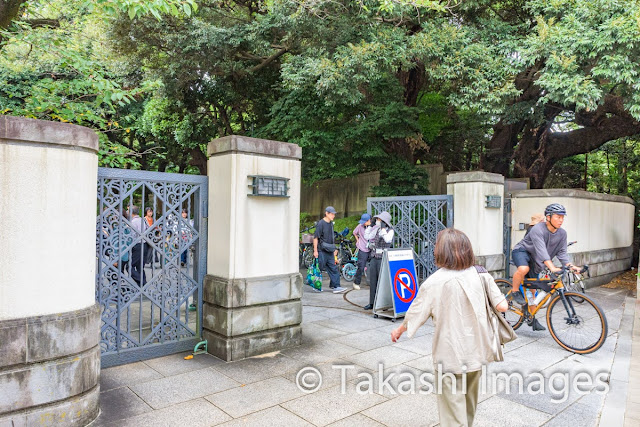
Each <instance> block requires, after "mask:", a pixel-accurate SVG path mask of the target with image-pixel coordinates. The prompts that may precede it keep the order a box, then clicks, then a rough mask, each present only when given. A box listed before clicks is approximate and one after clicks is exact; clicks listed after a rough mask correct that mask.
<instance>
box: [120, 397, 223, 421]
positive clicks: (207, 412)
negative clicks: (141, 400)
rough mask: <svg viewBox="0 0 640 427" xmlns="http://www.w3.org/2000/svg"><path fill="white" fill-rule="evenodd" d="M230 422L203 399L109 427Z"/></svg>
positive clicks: (139, 416) (129, 419)
mask: <svg viewBox="0 0 640 427" xmlns="http://www.w3.org/2000/svg"><path fill="white" fill-rule="evenodd" d="M229 420H231V417H230V416H229V415H227V414H225V413H224V412H222V411H221V410H220V409H218V408H216V407H215V406H214V405H212V404H211V403H209V402H207V401H206V400H204V399H196V400H191V401H188V402H183V403H180V404H178V405H174V406H171V407H168V408H164V409H161V410H158V411H152V412H149V413H146V414H142V415H138V416H136V417H132V418H127V419H125V420H119V421H116V422H114V423H111V424H107V425H108V426H109V427H116V426H117V427H167V426H189V427H208V426H213V425H217V424H220V423H223V422H225V421H229Z"/></svg>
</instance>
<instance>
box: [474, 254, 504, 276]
mask: <svg viewBox="0 0 640 427" xmlns="http://www.w3.org/2000/svg"><path fill="white" fill-rule="evenodd" d="M476 264H478V265H481V266H483V267H484V268H486V269H487V271H488V272H489V274H491V275H492V276H493V277H504V275H505V273H504V255H503V254H495V255H481V256H477V257H476Z"/></svg>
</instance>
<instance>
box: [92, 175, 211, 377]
mask: <svg viewBox="0 0 640 427" xmlns="http://www.w3.org/2000/svg"><path fill="white" fill-rule="evenodd" d="M207 199H208V187H207V177H206V176H199V175H182V174H172V173H159V172H146V171H131V170H124V169H109V168H99V169H98V197H97V221H96V252H97V257H96V300H97V302H98V303H99V304H100V305H101V306H102V309H103V311H102V324H101V328H100V348H101V352H102V367H108V366H114V365H118V364H122V363H130V362H133V361H137V360H143V359H148V358H151V357H157V356H161V355H166V354H170V353H175V352H179V351H183V350H187V349H189V348H192V347H193V346H194V345H195V343H197V342H198V341H199V340H200V337H201V336H202V298H200V297H199V296H200V295H202V283H203V281H204V276H205V269H206V238H207ZM134 206H137V207H138V208H139V209H140V217H143V216H144V211H145V208H146V207H148V208H151V209H152V213H151V214H150V217H151V218H152V224H148V222H147V221H146V220H145V219H141V220H136V221H134V218H133V211H134ZM183 210H185V211H186V215H184V216H185V217H183ZM137 224H140V225H139V226H137Z"/></svg>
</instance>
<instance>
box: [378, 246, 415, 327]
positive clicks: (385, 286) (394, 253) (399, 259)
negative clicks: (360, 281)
mask: <svg viewBox="0 0 640 427" xmlns="http://www.w3.org/2000/svg"><path fill="white" fill-rule="evenodd" d="M417 279H418V277H417V275H416V266H415V262H414V258H413V251H412V250H411V249H388V250H386V251H385V254H384V256H383V258H382V266H381V268H380V279H379V281H378V290H377V292H376V298H375V302H374V304H373V311H374V314H376V315H381V316H385V317H391V318H392V319H396V318H398V317H401V316H403V315H404V314H405V313H406V312H407V310H408V309H409V306H410V305H411V302H412V301H413V300H414V298H415V297H416V295H417V294H418V280H417ZM391 308H393V315H390V314H388V312H387V311H388V310H389V309H391Z"/></svg>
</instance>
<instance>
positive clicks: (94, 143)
mask: <svg viewBox="0 0 640 427" xmlns="http://www.w3.org/2000/svg"><path fill="white" fill-rule="evenodd" d="M0 140H9V141H12V142H31V143H37V144H53V145H65V146H68V147H79V148H86V149H89V150H91V151H94V152H96V153H97V152H98V134H96V133H95V132H94V131H93V130H91V129H89V128H86V127H84V126H78V125H73V124H71V123H59V122H50V121H46V120H36V119H27V118H24V117H14V116H0Z"/></svg>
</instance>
